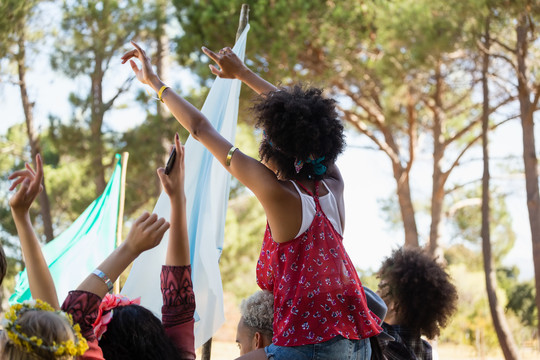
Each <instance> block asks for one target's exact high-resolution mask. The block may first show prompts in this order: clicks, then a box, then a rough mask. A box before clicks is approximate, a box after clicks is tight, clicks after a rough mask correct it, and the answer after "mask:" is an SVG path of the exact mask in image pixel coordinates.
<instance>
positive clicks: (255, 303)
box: [236, 290, 274, 356]
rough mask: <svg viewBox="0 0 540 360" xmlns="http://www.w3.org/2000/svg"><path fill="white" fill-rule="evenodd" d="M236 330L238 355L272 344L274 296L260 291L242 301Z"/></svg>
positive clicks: (268, 292)
mask: <svg viewBox="0 0 540 360" xmlns="http://www.w3.org/2000/svg"><path fill="white" fill-rule="evenodd" d="M240 314H241V315H242V316H241V318H240V321H238V328H237V330H236V342H237V344H238V347H239V348H240V355H241V356H242V355H245V354H247V353H249V352H251V351H253V350H257V349H262V348H264V347H266V346H268V345H270V344H271V343H272V336H273V335H274V331H273V327H272V324H273V321H274V295H273V294H272V293H271V292H270V291H266V290H261V291H257V292H256V293H255V294H253V295H251V296H250V297H249V298H247V299H244V300H242V303H241V305H240Z"/></svg>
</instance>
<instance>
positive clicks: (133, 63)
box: [129, 60, 140, 73]
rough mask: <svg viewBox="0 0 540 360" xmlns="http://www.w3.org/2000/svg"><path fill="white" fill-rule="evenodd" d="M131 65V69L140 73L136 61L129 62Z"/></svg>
mask: <svg viewBox="0 0 540 360" xmlns="http://www.w3.org/2000/svg"><path fill="white" fill-rule="evenodd" d="M129 65H131V68H132V69H133V71H135V72H136V73H137V72H139V71H140V70H139V67H138V66H137V64H135V61H133V60H129Z"/></svg>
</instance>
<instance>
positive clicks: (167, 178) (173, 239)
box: [157, 133, 190, 266]
mask: <svg viewBox="0 0 540 360" xmlns="http://www.w3.org/2000/svg"><path fill="white" fill-rule="evenodd" d="M174 145H175V148H176V161H175V162H174V165H173V167H172V169H171V172H170V173H169V174H168V175H166V174H165V169H163V168H159V169H158V170H157V173H158V176H159V180H160V181H161V185H162V186H163V190H165V192H166V193H167V195H169V200H170V201H171V219H170V223H171V228H170V229H169V244H168V247H167V255H166V257H165V265H173V266H185V265H189V264H190V257H189V239H188V230H187V219H186V194H185V192H184V179H185V166H184V145H182V144H181V143H180V139H179V137H178V133H176V135H175V137H174Z"/></svg>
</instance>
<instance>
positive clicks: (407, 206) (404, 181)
mask: <svg viewBox="0 0 540 360" xmlns="http://www.w3.org/2000/svg"><path fill="white" fill-rule="evenodd" d="M392 170H393V174H394V179H395V180H396V191H397V196H398V202H399V209H400V213H401V219H402V220H403V229H404V230H405V247H418V246H419V244H418V229H417V228H416V219H415V217H414V207H413V203H412V197H411V185H410V183H409V172H408V171H407V170H406V169H404V168H403V167H402V166H401V164H396V163H394V162H392Z"/></svg>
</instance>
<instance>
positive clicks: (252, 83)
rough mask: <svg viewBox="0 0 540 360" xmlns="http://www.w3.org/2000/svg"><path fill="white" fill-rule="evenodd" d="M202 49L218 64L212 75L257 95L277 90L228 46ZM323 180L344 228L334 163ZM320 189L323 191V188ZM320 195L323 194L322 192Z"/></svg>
mask: <svg viewBox="0 0 540 360" xmlns="http://www.w3.org/2000/svg"><path fill="white" fill-rule="evenodd" d="M202 51H203V52H204V53H205V54H206V55H207V56H208V57H209V58H210V59H212V60H213V61H214V62H215V63H216V64H217V65H218V66H219V69H218V68H217V67H216V66H214V65H210V70H211V71H212V73H213V74H214V75H217V76H219V77H221V78H225V79H238V80H240V81H242V82H243V83H245V84H246V85H248V86H249V87H250V88H251V89H252V90H253V91H255V92H256V93H257V94H259V95H260V94H266V93H268V92H271V91H275V90H277V87H275V86H274V85H272V84H271V83H269V82H268V81H266V80H264V79H263V78H261V77H260V76H258V75H257V74H255V73H254V72H253V71H251V70H250V69H249V68H248V67H247V66H246V65H245V64H244V63H243V62H242V60H240V58H239V57H238V56H236V54H235V53H234V52H233V51H232V49H231V48H230V47H225V48H223V49H221V50H220V51H219V52H218V53H214V52H213V51H212V50H210V49H208V48H206V47H204V46H203V47H202ZM324 180H325V182H326V184H327V185H328V187H329V188H330V189H331V190H332V193H333V194H334V195H335V196H336V201H337V203H338V208H339V214H340V219H341V228H342V229H343V230H345V203H344V200H343V188H344V182H343V178H342V176H341V173H340V171H339V169H338V167H337V166H336V165H335V164H333V165H331V166H329V168H328V171H327V176H326V177H325V179H324ZM302 183H303V185H304V186H306V187H307V188H308V189H310V190H311V191H312V192H313V191H314V190H315V188H314V184H313V181H306V182H302ZM320 190H321V191H324V189H323V188H321V189H320ZM321 195H324V193H322V194H321ZM272 231H274V228H272Z"/></svg>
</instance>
